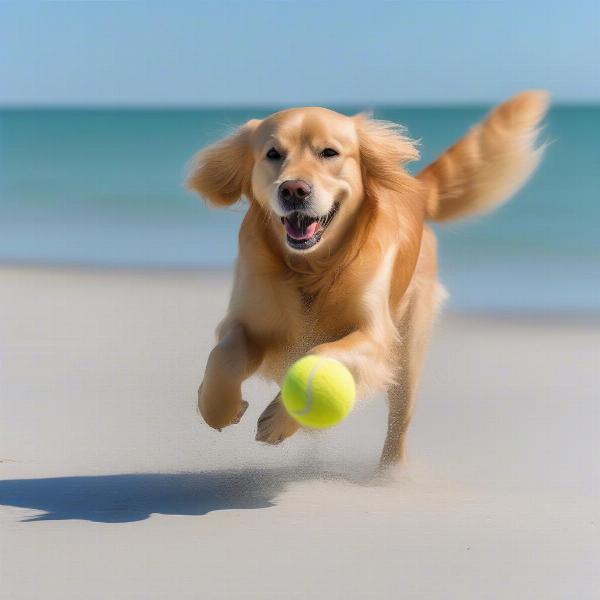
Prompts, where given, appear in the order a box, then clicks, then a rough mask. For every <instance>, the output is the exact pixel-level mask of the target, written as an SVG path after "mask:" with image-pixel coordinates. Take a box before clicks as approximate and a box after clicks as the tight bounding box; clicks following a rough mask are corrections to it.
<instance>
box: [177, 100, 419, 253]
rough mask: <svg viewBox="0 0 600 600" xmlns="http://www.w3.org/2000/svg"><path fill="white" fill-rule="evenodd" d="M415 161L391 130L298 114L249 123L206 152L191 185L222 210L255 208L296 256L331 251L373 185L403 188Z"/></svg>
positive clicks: (307, 111) (360, 119)
mask: <svg viewBox="0 0 600 600" xmlns="http://www.w3.org/2000/svg"><path fill="white" fill-rule="evenodd" d="M417 157H418V153H417V151H416V149H415V147H414V145H413V143H412V142H411V141H410V140H408V139H407V138H406V137H404V136H403V135H402V133H401V131H400V129H399V128H398V127H396V126H394V125H392V124H389V123H385V122H381V121H375V120H372V119H369V118H368V117H366V116H365V115H363V114H360V115H356V116H354V117H348V116H344V115H341V114H339V113H336V112H333V111H330V110H326V109H323V108H298V109H290V110H285V111H282V112H279V113H275V114H273V115H271V116H270V117H267V118H266V119H263V120H252V121H249V122H248V123H246V124H245V125H244V126H243V127H241V128H240V129H239V130H238V131H237V132H236V133H234V134H233V135H232V136H231V137H229V138H226V139H225V140H223V141H221V142H218V143H217V144H215V145H213V146H210V147H208V148H206V149H205V150H203V151H202V152H200V154H199V155H198V157H197V159H196V161H195V163H194V166H193V170H192V172H191V174H190V177H189V180H188V185H189V187H190V188H192V189H194V190H196V191H197V192H198V193H199V194H200V195H201V196H203V197H204V198H206V199H207V200H209V201H210V202H212V203H213V204H216V205H221V206H223V205H229V204H232V203H234V202H235V201H237V200H238V199H239V198H240V197H241V196H246V197H247V198H248V199H249V201H250V202H255V203H257V205H258V206H259V207H260V208H261V209H262V210H263V212H264V213H265V215H267V217H268V220H269V221H270V223H271V227H272V228H273V229H274V231H275V234H276V236H277V237H278V238H279V239H280V240H281V242H282V245H283V247H284V248H285V249H286V250H288V251H290V252H302V253H307V252H318V251H319V248H321V247H323V246H327V247H328V251H329V252H331V249H332V248H333V247H334V246H335V244H336V242H337V241H338V240H339V239H341V238H342V237H343V235H344V232H346V231H347V230H348V228H349V226H350V225H351V224H355V223H356V222H357V219H360V215H361V207H362V206H364V204H365V202H366V201H367V199H368V198H369V196H370V190H371V189H372V188H373V186H374V185H380V186H382V187H384V188H389V189H398V187H401V186H402V185H404V183H405V182H406V180H407V179H409V175H408V174H407V173H406V171H405V170H404V169H403V167H402V165H403V164H404V163H405V162H407V161H409V160H414V159H416V158H417ZM324 240H328V241H329V243H328V244H323V243H322V242H323V241H324Z"/></svg>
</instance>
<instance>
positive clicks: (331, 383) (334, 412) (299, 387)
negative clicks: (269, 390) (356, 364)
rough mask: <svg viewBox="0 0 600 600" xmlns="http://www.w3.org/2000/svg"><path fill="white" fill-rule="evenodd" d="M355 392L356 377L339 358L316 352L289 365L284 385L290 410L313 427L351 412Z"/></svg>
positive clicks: (338, 419)
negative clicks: (354, 377) (316, 353)
mask: <svg viewBox="0 0 600 600" xmlns="http://www.w3.org/2000/svg"><path fill="white" fill-rule="evenodd" d="M355 395H356V390H355V386H354V379H353V377H352V375H351V373H350V371H348V369H347V368H346V367H345V366H344V365H343V364H342V363H341V362H340V361H339V360H335V358H328V357H326V356H316V355H313V354H309V355H308V356H305V357H304V358H301V359H300V360H298V361H297V362H295V363H294V364H293V365H292V366H291V367H290V369H289V370H288V372H287V373H286V375H285V378H284V380H283V386H282V387H281V397H282V399H283V405H284V406H285V408H286V410H287V411H288V413H289V414H290V415H291V416H292V417H293V418H294V419H296V421H298V423H300V425H304V426H305V427H310V428H312V429H325V428H326V427H332V426H333V425H336V424H337V423H339V422H340V421H341V420H342V419H344V418H345V417H346V416H348V413H349V412H350V411H351V410H352V407H353V406H354V397H355Z"/></svg>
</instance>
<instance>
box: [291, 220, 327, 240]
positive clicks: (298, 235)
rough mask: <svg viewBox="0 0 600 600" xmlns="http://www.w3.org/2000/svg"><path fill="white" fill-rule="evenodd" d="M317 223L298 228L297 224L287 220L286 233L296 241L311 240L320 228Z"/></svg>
mask: <svg viewBox="0 0 600 600" xmlns="http://www.w3.org/2000/svg"><path fill="white" fill-rule="evenodd" d="M318 225H319V224H318V223H317V221H313V222H312V223H311V224H310V225H307V226H306V227H298V226H297V225H296V224H295V223H292V222H290V221H289V220H288V219H286V220H285V231H286V233H287V234H288V235H289V236H290V237H291V238H293V239H295V240H309V239H310V238H311V237H312V236H313V235H315V233H316V231H317V227H318Z"/></svg>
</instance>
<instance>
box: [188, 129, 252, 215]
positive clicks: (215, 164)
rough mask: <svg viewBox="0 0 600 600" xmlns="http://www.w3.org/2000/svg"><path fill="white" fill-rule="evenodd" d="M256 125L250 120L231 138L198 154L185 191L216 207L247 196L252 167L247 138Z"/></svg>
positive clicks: (248, 139)
mask: <svg viewBox="0 0 600 600" xmlns="http://www.w3.org/2000/svg"><path fill="white" fill-rule="evenodd" d="M259 123H260V120H258V119H252V120H251V121H248V122H247V123H246V124H245V125H243V126H242V127H240V128H239V129H238V130H237V131H236V132H235V133H234V134H233V135H231V136H229V137H228V138H225V139H224V140H221V141H220V142H217V143H216V144H213V145H212V146H208V148H205V149H204V150H201V151H200V152H199V153H198V154H197V155H196V156H195V157H194V159H193V160H192V166H191V169H190V174H189V176H188V178H187V182H186V183H187V187H188V189H191V190H194V191H196V192H198V194H200V196H202V197H203V198H205V199H206V200H208V201H209V202H211V203H212V204H215V205H216V206H227V205H229V204H233V203H234V202H236V201H237V200H239V199H240V198H241V197H242V196H249V194H250V193H251V186H250V179H251V175H252V167H253V163H254V159H253V157H252V149H251V146H250V137H251V135H252V133H253V131H254V130H255V129H256V127H257V126H258V124H259Z"/></svg>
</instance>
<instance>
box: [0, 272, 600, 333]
mask: <svg viewBox="0 0 600 600" xmlns="http://www.w3.org/2000/svg"><path fill="white" fill-rule="evenodd" d="M32 272H38V273H45V274H48V275H56V276H69V275H72V276H91V277H94V276H98V277H127V278H130V277H132V276H133V277H141V278H149V277H150V278H152V277H156V278H163V277H165V278H169V277H172V278H182V277H183V278H187V277H189V278H191V279H194V278H195V277H199V276H208V277H215V278H217V279H219V280H230V279H231V278H232V277H233V266H231V267H218V266H217V267H209V266H198V267H194V266H181V267H172V266H160V265H158V266H152V265H127V264H124V265H106V264H89V263H68V262H67V263H54V262H52V263H39V262H25V261H24V262H20V261H14V262H10V261H6V262H1V261H0V277H1V276H2V274H3V273H13V274H18V273H32ZM449 292H450V295H452V290H451V289H450V290H449ZM225 308H226V306H224V307H223V311H225ZM444 316H450V317H454V318H461V317H463V318H466V317H468V318H469V319H480V320H493V321H498V322H506V321H521V322H522V321H525V322H526V323H527V324H531V325H533V324H535V323H536V322H539V323H541V324H544V323H546V322H547V321H552V322H554V323H556V324H559V323H561V322H564V323H566V324H573V325H577V324H581V325H582V326H593V327H597V326H600V310H587V309H550V310H548V309H543V308H540V309H531V308H523V309H515V308H509V307H507V308H497V307H494V308H490V309H489V310H488V309H479V308H476V309H469V308H460V307H445V308H443V309H442V312H441V315H440V318H444Z"/></svg>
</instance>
